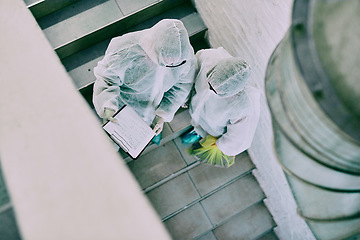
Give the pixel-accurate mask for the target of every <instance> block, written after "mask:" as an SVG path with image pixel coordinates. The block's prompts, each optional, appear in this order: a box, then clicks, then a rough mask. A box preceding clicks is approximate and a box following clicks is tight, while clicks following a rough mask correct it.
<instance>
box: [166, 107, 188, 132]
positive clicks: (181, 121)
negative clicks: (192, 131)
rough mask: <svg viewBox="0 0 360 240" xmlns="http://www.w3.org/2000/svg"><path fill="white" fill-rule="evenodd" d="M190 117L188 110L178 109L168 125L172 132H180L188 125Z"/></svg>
mask: <svg viewBox="0 0 360 240" xmlns="http://www.w3.org/2000/svg"><path fill="white" fill-rule="evenodd" d="M190 121H191V116H190V114H189V110H188V109H184V108H180V109H179V111H178V112H177V113H176V115H175V117H174V119H173V120H172V121H171V122H170V123H169V124H170V127H171V129H172V130H173V132H177V131H180V130H181V129H184V128H185V127H187V126H189V125H190Z"/></svg>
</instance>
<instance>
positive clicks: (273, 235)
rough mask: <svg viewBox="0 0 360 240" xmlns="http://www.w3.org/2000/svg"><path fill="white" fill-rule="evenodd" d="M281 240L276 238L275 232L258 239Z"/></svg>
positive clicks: (257, 239)
mask: <svg viewBox="0 0 360 240" xmlns="http://www.w3.org/2000/svg"><path fill="white" fill-rule="evenodd" d="M278 239H279V238H278V237H277V236H276V234H275V232H274V231H273V230H271V231H269V232H267V233H265V234H264V235H262V236H261V237H258V238H256V240H278Z"/></svg>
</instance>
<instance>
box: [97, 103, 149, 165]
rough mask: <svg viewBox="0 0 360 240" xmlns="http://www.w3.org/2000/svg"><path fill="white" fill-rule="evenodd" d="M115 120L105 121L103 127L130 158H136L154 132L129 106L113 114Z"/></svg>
mask: <svg viewBox="0 0 360 240" xmlns="http://www.w3.org/2000/svg"><path fill="white" fill-rule="evenodd" d="M113 117H114V118H116V119H117V122H116V123H114V122H110V121H109V122H107V123H106V124H104V126H103V129H104V130H105V131H106V132H107V133H108V134H109V135H110V137H111V139H112V140H113V141H114V142H115V143H116V144H118V145H119V146H120V147H121V148H122V149H123V150H124V151H125V152H127V153H128V154H129V155H130V156H131V157H132V158H137V157H138V156H139V154H140V153H141V152H142V151H143V150H144V148H145V147H146V146H147V145H148V143H149V142H150V141H151V139H152V138H153V137H154V136H155V132H154V131H153V130H152V129H151V127H150V126H149V125H147V124H146V122H145V121H144V120H143V119H142V118H141V117H140V116H139V115H138V114H137V113H136V111H135V110H134V109H133V108H131V107H130V106H125V107H123V108H122V109H120V110H119V111H118V112H117V113H115V114H114V116H113Z"/></svg>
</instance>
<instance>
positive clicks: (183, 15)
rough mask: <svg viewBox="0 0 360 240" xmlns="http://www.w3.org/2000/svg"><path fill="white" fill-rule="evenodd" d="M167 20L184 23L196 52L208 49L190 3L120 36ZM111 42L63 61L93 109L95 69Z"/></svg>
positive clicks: (103, 42)
mask: <svg viewBox="0 0 360 240" xmlns="http://www.w3.org/2000/svg"><path fill="white" fill-rule="evenodd" d="M166 18H175V19H180V20H181V21H182V22H183V23H184V25H185V27H186V29H187V31H188V33H189V37H190V42H191V44H192V45H193V47H194V50H195V51H197V50H198V49H201V48H208V46H209V45H208V44H207V42H206V40H205V39H204V36H205V32H206V31H207V28H206V26H205V24H204V22H203V21H202V19H201V17H200V15H199V14H198V13H197V12H195V9H194V8H193V7H192V5H191V4H189V3H185V4H182V5H179V6H178V7H176V8H174V9H171V10H169V11H166V12H164V13H162V14H160V15H158V16H156V17H153V18H151V19H149V20H147V21H145V22H143V23H141V24H138V25H136V26H134V27H132V28H130V29H128V30H127V31H124V32H121V33H120V35H122V34H125V33H127V32H133V31H138V30H143V29H146V28H150V27H152V26H153V25H154V24H156V23H157V22H158V21H160V20H161V19H166ZM110 40H111V38H109V39H106V40H104V41H102V42H100V43H98V44H95V45H93V46H92V47H90V48H87V49H85V50H83V51H80V52H78V53H76V54H74V55H72V56H70V57H67V58H65V59H63V60H62V63H63V65H64V66H65V68H66V69H67V71H68V73H69V75H70V76H71V78H72V79H73V81H74V84H75V86H76V87H77V88H78V89H79V91H80V93H81V94H82V95H83V96H84V98H85V99H86V100H87V102H88V103H89V105H90V106H91V107H92V92H93V83H94V81H95V76H94V73H93V69H94V67H95V66H96V65H97V63H98V62H99V61H100V60H101V59H102V58H103V57H104V54H105V50H106V48H107V46H108V45H109V43H110Z"/></svg>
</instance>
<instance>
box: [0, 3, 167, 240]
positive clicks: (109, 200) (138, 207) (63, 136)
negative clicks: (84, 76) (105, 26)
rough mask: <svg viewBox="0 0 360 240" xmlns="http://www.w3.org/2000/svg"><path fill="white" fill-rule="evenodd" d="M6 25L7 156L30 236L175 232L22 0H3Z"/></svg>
mask: <svg viewBox="0 0 360 240" xmlns="http://www.w3.org/2000/svg"><path fill="white" fill-rule="evenodd" d="M0 33H1V35H0V41H1V45H0V157H1V165H2V170H3V173H4V176H5V180H6V183H7V186H8V190H9V193H10V197H11V199H12V203H13V207H14V210H15V214H16V218H17V221H18V225H19V228H20V231H21V235H22V237H23V239H24V240H42V239H44V240H48V239H52V240H55V239H59V240H64V239H76V240H82V239H84V240H92V239H94V240H98V239H107V240H108V239H141V240H142V239H170V237H169V235H168V233H167V232H166V230H165V228H164V226H163V225H162V223H161V221H160V219H159V218H158V216H157V214H156V213H155V211H154V210H153V208H152V207H151V205H150V204H149V202H148V200H147V199H146V197H145V196H144V195H143V193H142V192H141V190H140V187H139V186H138V183H137V182H136V180H135V179H134V177H133V176H132V174H131V173H130V171H129V170H128V168H127V166H126V165H125V163H124V162H123V161H122V159H120V157H119V155H118V154H117V153H116V152H115V151H114V148H113V146H112V144H111V143H110V140H109V139H108V138H107V137H106V135H105V133H104V132H103V131H102V129H101V127H100V126H99V123H98V122H97V119H96V118H95V116H94V114H93V113H92V112H91V110H90V109H89V107H88V105H87V104H86V102H85V101H84V100H83V98H82V97H81V96H80V94H79V93H78V92H77V91H76V89H75V86H74V85H73V83H72V81H71V79H70V77H69V76H68V75H67V73H66V71H65V69H64V67H63V66H62V64H61V62H60V61H59V59H58V57H57V56H56V54H55V52H54V51H53V50H52V48H51V46H50V45H49V43H48V41H47V39H46V38H45V36H44V35H43V33H42V31H41V29H40V28H39V27H38V25H37V23H36V21H35V20H34V18H33V17H32V15H31V13H30V11H29V10H27V8H26V6H25V4H24V3H23V1H22V0H1V1H0ZM0 238H1V237H0Z"/></svg>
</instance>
